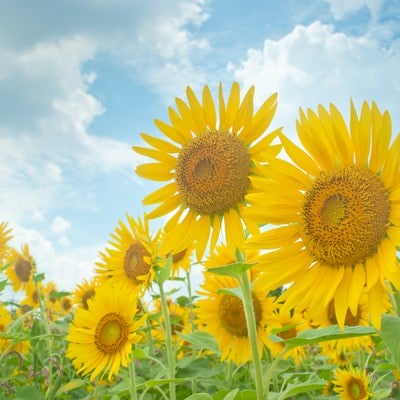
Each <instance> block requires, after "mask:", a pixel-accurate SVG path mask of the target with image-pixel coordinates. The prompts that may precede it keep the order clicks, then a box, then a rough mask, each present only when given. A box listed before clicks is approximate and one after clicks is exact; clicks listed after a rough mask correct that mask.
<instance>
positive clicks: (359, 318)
mask: <svg viewBox="0 0 400 400" xmlns="http://www.w3.org/2000/svg"><path fill="white" fill-rule="evenodd" d="M312 323H313V326H318V327H319V328H321V327H326V326H330V325H335V324H337V319H336V313H335V307H334V301H333V300H331V302H330V303H329V304H328V306H327V307H326V309H325V310H324V313H323V314H321V315H320V316H319V317H318V318H315V319H314V320H313V321H312ZM344 325H345V326H369V312H368V297H367V295H366V294H365V293H363V294H362V296H361V298H360V301H359V304H358V307H357V312H356V314H355V315H353V314H352V313H351V311H350V310H347V313H346V318H345V320H344ZM320 347H321V350H322V353H323V354H326V355H327V356H328V361H331V362H333V363H336V364H340V362H341V361H344V360H346V359H348V358H350V357H351V353H352V352H354V351H358V350H361V351H363V350H365V349H367V350H368V352H370V351H371V349H372V348H373V347H374V342H373V340H372V338H371V336H367V335H366V336H359V337H352V338H346V339H340V340H334V341H327V342H323V343H321V344H320Z"/></svg>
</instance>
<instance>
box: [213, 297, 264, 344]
mask: <svg viewBox="0 0 400 400" xmlns="http://www.w3.org/2000/svg"><path fill="white" fill-rule="evenodd" d="M253 308H254V314H255V318H256V325H257V327H258V326H259V324H260V321H261V317H262V308H261V303H260V301H259V300H258V299H257V298H256V297H254V296H253ZM218 315H219V319H220V322H221V324H222V326H223V327H224V328H225V330H226V331H228V332H229V333H230V334H231V335H234V336H238V337H247V336H248V333H247V325H246V315H245V313H244V308H243V303H242V300H241V299H239V297H236V296H230V295H223V297H222V299H221V302H220V305H219V310H218Z"/></svg>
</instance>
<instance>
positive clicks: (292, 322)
mask: <svg viewBox="0 0 400 400" xmlns="http://www.w3.org/2000/svg"><path fill="white" fill-rule="evenodd" d="M306 329H311V326H310V324H309V323H308V321H307V320H306V319H304V318H303V315H302V314H301V313H299V312H298V311H296V310H291V311H289V310H287V309H285V308H278V309H276V310H275V311H274V312H273V314H272V316H271V317H270V319H269V322H268V326H267V328H266V334H267V340H266V346H267V347H268V348H269V349H270V350H271V353H272V356H273V357H277V356H278V354H279V353H280V352H281V351H282V350H283V349H284V346H285V345H284V343H283V342H274V341H273V340H271V339H270V335H271V334H274V335H276V336H279V337H280V338H282V339H293V338H295V337H296V336H297V335H298V334H299V332H301V331H304V330H306ZM305 357H306V351H305V348H304V347H301V346H298V347H295V348H294V349H292V350H289V351H287V352H286V353H285V354H284V355H283V358H284V359H286V358H293V360H294V362H295V363H296V364H300V363H301V362H302V361H303V359H304V358H305Z"/></svg>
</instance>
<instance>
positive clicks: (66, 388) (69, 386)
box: [56, 379, 86, 396]
mask: <svg viewBox="0 0 400 400" xmlns="http://www.w3.org/2000/svg"><path fill="white" fill-rule="evenodd" d="M84 385H86V382H85V381H84V380H82V379H72V380H71V381H69V382H68V383H66V384H65V385H62V386H61V387H60V388H59V389H58V390H57V393H56V396H59V395H60V394H63V393H67V392H70V391H71V390H74V389H77V388H79V387H81V386H84Z"/></svg>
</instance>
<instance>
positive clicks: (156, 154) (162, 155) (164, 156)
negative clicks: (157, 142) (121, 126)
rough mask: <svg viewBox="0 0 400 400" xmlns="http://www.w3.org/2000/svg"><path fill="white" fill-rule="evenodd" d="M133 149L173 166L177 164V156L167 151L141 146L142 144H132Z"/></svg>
mask: <svg viewBox="0 0 400 400" xmlns="http://www.w3.org/2000/svg"><path fill="white" fill-rule="evenodd" d="M132 149H133V150H135V151H136V153H138V154H142V155H144V156H147V157H150V158H153V159H154V160H156V161H161V162H164V163H166V164H169V165H171V166H173V165H175V164H176V158H175V157H172V156H170V155H169V154H168V153H166V152H161V151H158V150H153V149H148V148H147V147H141V146H132Z"/></svg>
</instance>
